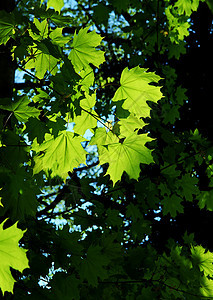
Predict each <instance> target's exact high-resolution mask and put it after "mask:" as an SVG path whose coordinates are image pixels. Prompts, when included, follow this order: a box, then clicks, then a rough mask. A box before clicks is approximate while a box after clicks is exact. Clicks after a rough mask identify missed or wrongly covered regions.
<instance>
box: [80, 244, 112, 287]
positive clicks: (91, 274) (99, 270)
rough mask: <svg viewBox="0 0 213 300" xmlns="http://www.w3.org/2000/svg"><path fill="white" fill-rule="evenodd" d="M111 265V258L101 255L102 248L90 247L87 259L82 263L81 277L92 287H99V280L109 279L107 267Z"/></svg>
mask: <svg viewBox="0 0 213 300" xmlns="http://www.w3.org/2000/svg"><path fill="white" fill-rule="evenodd" d="M108 264H109V258H108V257H107V256H106V255H104V254H102V253H101V247H99V246H92V245H91V246H90V247H89V249H88V251H87V256H86V259H84V260H83V261H82V264H81V268H80V276H81V278H82V279H85V280H87V281H88V283H89V284H90V285H92V286H97V284H98V278H100V279H101V280H103V279H105V278H107V270H106V269H105V266H107V265H108Z"/></svg>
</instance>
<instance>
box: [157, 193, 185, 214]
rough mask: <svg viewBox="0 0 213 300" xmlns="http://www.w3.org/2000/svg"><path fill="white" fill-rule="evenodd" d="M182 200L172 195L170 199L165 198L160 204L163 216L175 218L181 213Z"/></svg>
mask: <svg viewBox="0 0 213 300" xmlns="http://www.w3.org/2000/svg"><path fill="white" fill-rule="evenodd" d="M181 202H182V199H181V198H180V197H178V196H177V195H175V194H173V195H172V196H171V197H165V198H164V199H163V200H162V201H161V203H162V205H163V215H167V214H168V213H170V215H171V216H172V217H173V218H175V217H176V215H177V213H178V212H179V213H183V205H182V204H181Z"/></svg>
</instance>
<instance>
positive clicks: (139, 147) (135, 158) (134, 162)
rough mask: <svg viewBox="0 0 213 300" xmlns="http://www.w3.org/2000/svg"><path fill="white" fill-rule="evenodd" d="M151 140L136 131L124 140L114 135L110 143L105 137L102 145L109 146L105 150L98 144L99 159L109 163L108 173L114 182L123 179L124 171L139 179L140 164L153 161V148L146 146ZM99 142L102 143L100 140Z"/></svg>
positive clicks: (130, 176) (102, 162)
mask: <svg viewBox="0 0 213 300" xmlns="http://www.w3.org/2000/svg"><path fill="white" fill-rule="evenodd" d="M110 135H111V133H110ZM113 139H114V141H113ZM104 140H105V142H104ZM151 140H152V139H151V138H150V137H148V136H147V134H141V135H137V134H135V133H133V134H132V135H129V136H128V137H127V138H125V139H124V141H123V142H122V141H121V140H120V141H119V139H118V138H117V137H113V138H112V142H109V143H107V138H104V139H103V144H102V146H103V145H105V146H107V147H105V148H107V149H105V150H103V148H101V146H98V150H99V160H100V164H105V163H109V168H108V170H107V173H106V174H109V175H110V177H111V180H112V181H113V183H114V184H115V183H116V182H117V181H119V180H120V179H121V176H122V174H123V172H124V171H125V172H126V173H127V174H128V175H129V178H133V179H138V177H139V174H140V164H141V163H143V164H150V163H151V162H153V158H152V155H151V150H149V149H148V148H146V146H145V144H146V143H147V142H149V141H151ZM93 142H94V140H93ZM98 144H99V145H100V143H99V141H98Z"/></svg>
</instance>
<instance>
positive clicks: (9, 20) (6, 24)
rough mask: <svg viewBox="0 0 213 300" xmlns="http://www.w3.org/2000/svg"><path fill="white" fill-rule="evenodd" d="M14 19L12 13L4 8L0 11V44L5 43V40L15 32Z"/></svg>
mask: <svg viewBox="0 0 213 300" xmlns="http://www.w3.org/2000/svg"><path fill="white" fill-rule="evenodd" d="M14 28H15V20H14V15H13V14H12V13H7V12H6V11H4V10H1V11H0V45H1V44H6V43H7V41H8V40H9V39H10V37H12V36H13V35H14V34H15V29H14Z"/></svg>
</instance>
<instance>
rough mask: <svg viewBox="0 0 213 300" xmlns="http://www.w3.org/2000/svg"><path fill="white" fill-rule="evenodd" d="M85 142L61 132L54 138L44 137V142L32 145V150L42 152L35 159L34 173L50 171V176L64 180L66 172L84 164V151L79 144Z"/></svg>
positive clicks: (78, 137) (72, 134)
mask: <svg viewBox="0 0 213 300" xmlns="http://www.w3.org/2000/svg"><path fill="white" fill-rule="evenodd" d="M83 141H85V139H84V138H82V137H80V136H74V133H72V132H69V131H65V130H64V131H61V132H60V133H59V134H58V136H57V137H56V138H54V136H52V135H50V134H46V135H45V141H44V142H43V143H42V144H41V145H38V144H37V143H36V141H35V142H34V143H33V146H32V150H34V151H36V152H37V153H39V152H41V151H42V152H44V153H43V154H41V155H37V156H36V157H35V167H34V173H35V174H36V173H39V172H40V171H41V170H44V171H46V172H47V171H48V170H51V171H52V176H57V175H58V176H60V177H62V178H63V179H66V177H67V172H68V171H72V170H73V168H75V167H78V166H79V165H80V164H84V163H86V153H87V152H86V151H85V150H84V149H83V147H82V145H81V142H83Z"/></svg>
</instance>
